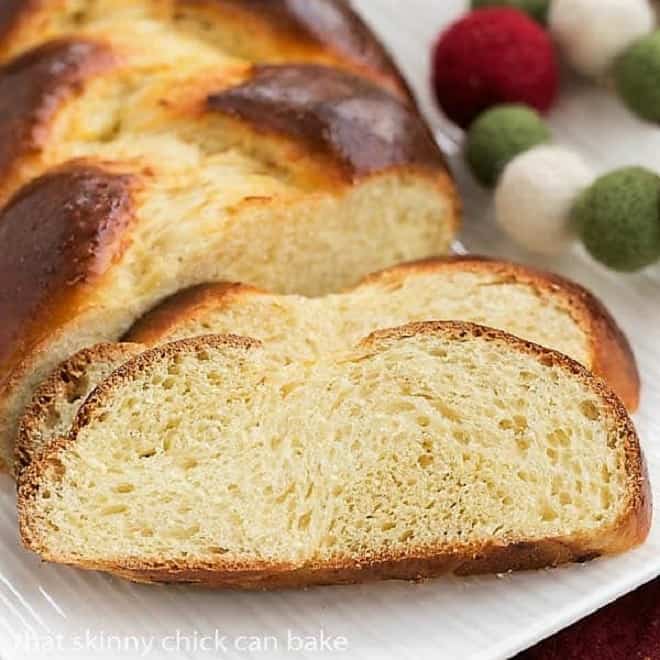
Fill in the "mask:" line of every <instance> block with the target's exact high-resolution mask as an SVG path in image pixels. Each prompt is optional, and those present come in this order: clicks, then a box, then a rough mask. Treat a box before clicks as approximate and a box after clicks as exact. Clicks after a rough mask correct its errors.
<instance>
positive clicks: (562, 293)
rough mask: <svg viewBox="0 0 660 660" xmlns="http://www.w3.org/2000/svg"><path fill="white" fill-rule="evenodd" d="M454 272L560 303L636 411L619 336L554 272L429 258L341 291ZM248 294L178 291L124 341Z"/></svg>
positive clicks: (632, 367)
mask: <svg viewBox="0 0 660 660" xmlns="http://www.w3.org/2000/svg"><path fill="white" fill-rule="evenodd" d="M459 269H460V270H464V271H472V272H478V273H488V274H492V275H495V276H496V277H498V281H501V282H503V283H505V282H510V283H521V284H526V285H529V286H532V287H534V288H535V289H537V290H538V291H539V293H540V294H542V295H546V296H548V297H549V298H552V299H554V300H561V301H563V303H564V305H565V308H566V310H567V312H568V313H569V314H570V315H571V317H572V318H573V320H574V321H575V322H576V323H577V324H578V326H579V327H580V328H581V329H582V331H583V333H584V335H585V337H587V338H588V342H589V350H590V354H591V360H590V363H589V365H588V366H589V367H590V369H591V371H593V372H594V373H595V374H596V375H598V376H600V377H602V378H604V379H605V380H606V381H607V382H608V384H609V385H610V387H611V388H612V389H613V390H614V391H615V392H616V393H617V394H618V395H619V397H621V399H622V401H623V402H624V404H625V405H626V407H627V408H628V410H630V411H631V412H634V411H635V410H636V409H637V407H638V406H639V393H640V378H639V372H638V370H637V363H636V360H635V356H634V354H633V351H632V348H631V347H630V344H629V342H628V340H627V339H626V337H625V335H624V334H623V332H622V331H621V330H620V328H619V327H618V325H617V323H616V321H615V320H614V319H613V318H612V316H611V315H610V313H609V312H608V311H607V310H606V309H605V307H604V306H603V304H602V303H601V302H600V301H599V300H598V299H596V297H595V296H594V295H593V294H592V293H590V292H589V291H587V290H586V289H585V288H583V287H581V286H580V285H579V284H576V283H575V282H571V281H570V280H567V279H565V278H563V277H560V276H559V275H555V274H554V273H549V272H545V271H542V270H537V269H535V268H532V267H530V266H523V265H521V264H516V263H513V262H510V261H502V260H497V259H491V258H487V257H479V256H456V257H434V258H431V259H425V260H422V261H416V262H411V263H407V264H401V265H398V266H394V267H392V268H388V269H386V270H383V271H380V272H378V273H373V274H371V275H368V276H367V277H366V278H364V279H363V280H362V282H360V283H359V284H358V285H357V286H356V287H353V288H351V289H348V290H347V291H346V293H350V292H351V291H353V290H354V289H359V288H361V287H364V286H367V287H369V286H373V285H374V284H378V283H387V282H389V281H394V282H398V281H399V280H400V279H401V278H402V277H406V276H409V275H410V274H411V273H420V274H421V273H441V272H443V271H452V270H459ZM249 293H267V292H264V291H259V290H258V289H254V288H252V287H245V286H242V285H239V284H208V285H202V286H199V287H195V288H194V289H191V290H189V291H185V292H181V293H179V294H177V295H175V296H173V297H172V298H169V299H168V300H166V301H165V302H163V303H162V304H161V305H159V306H158V307H156V308H155V309H154V310H152V311H151V312H150V313H148V314H146V315H145V316H143V317H142V318H141V319H140V320H139V321H138V322H137V323H136V324H135V325H134V326H133V327H132V328H131V329H130V330H129V331H128V333H127V334H126V336H125V339H126V340H127V341H137V342H144V343H146V344H153V343H156V342H158V341H159V340H160V341H162V339H163V338H164V337H167V335H168V334H170V333H171V332H172V331H173V330H174V329H175V328H176V327H177V325H178V324H180V323H182V322H185V321H186V320H187V319H189V318H191V317H194V316H196V315H198V314H201V313H203V311H204V309H206V308H208V307H215V308H218V307H220V306H222V305H230V304H232V303H237V304H240V301H241V296H242V295H243V294H249Z"/></svg>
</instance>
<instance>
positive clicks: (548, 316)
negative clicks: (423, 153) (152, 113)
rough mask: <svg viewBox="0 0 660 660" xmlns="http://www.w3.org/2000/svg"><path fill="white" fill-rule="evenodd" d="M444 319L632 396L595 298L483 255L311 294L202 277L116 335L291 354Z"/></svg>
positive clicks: (626, 367) (635, 397) (635, 384)
mask: <svg viewBox="0 0 660 660" xmlns="http://www.w3.org/2000/svg"><path fill="white" fill-rule="evenodd" d="M443 319H445V320H459V321H471V322H473V323H479V324H482V325H487V326H490V327H493V328H499V329H501V330H505V331H507V332H509V333H511V334H513V335H516V336H518V337H522V338H523V339H527V340H529V341H533V342H535V343H537V344H541V345H542V346H546V347H548V348H552V349H554V350H557V351H559V352H561V353H565V354H566V355H568V356H569V357H572V358H573V359H574V360H577V361H578V362H580V363H581V364H583V365H584V366H586V367H587V368H588V369H590V370H591V371H593V372H594V373H596V374H597V375H599V376H602V377H603V378H605V379H606V380H607V381H608V382H609V384H610V386H611V387H612V388H613V389H614V390H615V392H617V394H618V395H619V396H620V397H621V399H622V400H623V402H624V403H625V404H626V406H627V407H628V408H629V409H630V410H631V411H634V410H635V409H636V408H637V406H638V405H639V390H640V379H639V374H638V371H637V365H636V362H635V357H634V355H633V352H632V349H631V347H630V344H629V343H628V340H627V339H626V337H625V336H624V334H623V332H622V331H621V330H620V329H619V327H618V326H617V324H616V321H615V320H614V319H613V318H612V316H611V315H610V313H609V312H608V311H607V310H606V309H605V307H604V306H603V305H602V303H600V302H599V301H598V300H597V299H596V298H595V297H594V296H593V295H592V294H591V293H590V292H589V291H587V290H586V289H584V288H583V287H581V286H579V285H578V284H575V283H574V282H571V281H569V280H566V279H564V278H562V277H559V276H558V275H555V274H552V273H547V272H543V271H540V270H536V269H534V268H530V267H528V266H523V265H520V264H514V263H511V262H507V261H499V260H495V259H487V258H484V257H475V256H461V257H449V258H434V259H427V260H424V261H419V262H414V263H409V264H404V265H401V266H395V267H394V268H390V269H387V270H384V271H382V272H380V273H376V274H374V275H369V276H367V278H366V279H365V280H364V281H363V282H362V283H360V284H359V285H358V286H357V287H355V288H353V289H351V290H348V291H346V292H345V293H342V294H338V295H329V296H325V297H323V298H316V299H310V298H304V297H302V296H282V295H274V294H270V293H266V292H264V291H260V290H258V289H256V288H254V287H250V286H245V285H236V284H235V285H228V284H210V285H203V286H199V287H196V288H193V289H190V290H188V291H185V292H182V293H179V294H177V295H175V296H173V297H172V298H170V299H169V300H167V301H166V302H164V303H163V304H161V305H160V306H158V307H156V308H155V309H154V310H153V311H152V312H151V313H149V314H147V315H145V316H144V317H143V318H142V319H141V320H140V321H139V322H138V323H137V324H136V325H135V326H134V327H133V328H132V329H131V330H130V331H129V332H128V333H127V334H126V336H125V338H126V340H127V341H132V342H139V343H143V344H147V345H155V344H159V343H164V342H166V341H172V340H174V339H182V338H185V337H193V336H195V335H204V334H209V333H214V334H224V333H234V334H238V335H244V336H246V337H254V338H256V339H259V340H261V341H263V342H265V343H266V344H268V346H270V347H272V348H273V349H274V350H275V351H276V352H278V353H280V354H281V355H282V356H283V357H285V358H286V359H289V360H299V359H312V358H315V357H317V356H319V355H321V354H323V353H328V352H332V351H337V350H344V349H347V348H350V347H351V346H353V345H355V344H356V343H357V342H358V341H359V340H360V339H361V338H362V337H365V336H366V335H368V334H369V333H370V332H373V331H374V330H378V329H381V328H388V327H394V326H398V325H403V324H405V323H408V322H410V321H432V320H443Z"/></svg>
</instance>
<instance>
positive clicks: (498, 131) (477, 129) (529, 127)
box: [465, 105, 551, 186]
mask: <svg viewBox="0 0 660 660" xmlns="http://www.w3.org/2000/svg"><path fill="white" fill-rule="evenodd" d="M550 138H551V134H550V130H549V129H548V127H547V126H546V125H545V122H544V121H543V120H542V119H541V117H540V116H539V114H538V113H537V112H535V111H534V110H532V109H531V108H528V107H527V106H525V105H500V106H497V107H495V108H492V109H491V110H486V112H484V113H482V114H481V115H479V117H477V119H476V120H475V121H474V122H473V123H472V125H471V126H470V129H469V131H468V134H467V142H466V147H465V157H466V159H467V162H468V165H469V166H470V169H471V170H472V172H473V174H474V176H475V177H476V178H477V179H478V180H479V181H480V182H481V183H483V184H484V185H485V186H494V185H495V184H496V183H497V179H498V178H499V176H500V174H501V173H502V170H503V169H504V168H505V167H506V165H507V163H508V162H509V161H511V160H512V159H513V158H515V157H516V156H517V155H518V154H520V153H522V152H523V151H527V150H528V149H531V148H532V147H534V146H536V145H538V144H541V143H543V142H549V141H550Z"/></svg>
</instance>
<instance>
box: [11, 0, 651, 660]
mask: <svg viewBox="0 0 660 660" xmlns="http://www.w3.org/2000/svg"><path fill="white" fill-rule="evenodd" d="M0 1H1V0H0ZM356 5H357V6H358V7H359V8H360V9H361V10H362V12H363V13H364V15H365V16H366V17H367V18H368V19H369V21H370V22H371V23H373V25H374V27H375V28H376V30H377V31H378V32H380V33H381V34H382V36H383V37H384V39H385V41H386V43H387V44H388V45H389V46H390V48H391V49H392V51H393V53H394V55H395V57H396V58H397V60H398V61H399V63H400V64H401V66H402V68H403V70H404V72H405V73H406V75H407V76H408V78H409V80H411V82H412V83H413V85H414V86H415V89H416V91H417V92H418V94H419V96H420V99H421V102H422V107H423V109H424V110H425V112H426V113H427V114H428V116H429V119H430V121H431V123H432V125H433V128H434V130H435V131H436V134H437V136H438V139H439V140H440V142H441V143H442V144H443V146H444V147H445V148H446V149H447V150H448V152H449V153H450V155H451V157H452V163H453V165H454V169H455V171H456V174H457V177H458V180H459V184H460V186H461V189H462V192H463V195H464V200H465V211H466V222H465V230H464V233H463V235H462V237H461V238H462V241H463V244H464V245H465V246H466V247H467V249H468V250H470V251H471V252H478V253H484V254H489V255H501V256H506V257H512V258H516V259H519V260H522V261H527V262H530V263H534V264H535V265H539V266H543V267H548V268H552V269H555V270H557V271H559V272H561V273H563V274H565V275H568V276H570V277H573V278H574V279H576V280H577V281H578V282H581V283H582V284H584V285H586V286H588V287H589V288H591V289H592V290H593V291H594V292H595V293H596V294H597V295H598V296H599V297H601V298H602V299H603V300H604V301H605V302H606V304H607V305H608V306H609V307H610V308H611V310H612V311H613V312H614V314H615V316H616V317H617V319H618V320H619V321H620V323H621V325H622V326H623V328H624V329H625V330H626V332H627V333H628V334H629V336H630V338H631V340H632V343H633V345H634V348H635V350H636V353H637V357H638V360H639V363H640V367H641V371H642V375H643V383H644V392H643V404H642V408H641V410H640V412H639V414H638V415H637V416H636V422H637V425H638V429H639V431H640V435H641V436H642V439H643V443H644V446H645V449H646V453H647V458H648V461H649V466H650V471H651V476H652V480H653V482H654V485H655V489H654V492H655V495H656V501H660V497H658V490H657V488H658V486H660V451H659V443H660V269H659V268H658V267H655V268H654V269H649V270H647V271H645V272H644V273H642V274H638V275H632V276H630V275H627V276H624V275H621V274H615V273H611V272H608V271H606V270H605V269H604V268H601V267H599V266H598V265H596V264H594V263H592V262H591V261H589V259H588V258H587V257H585V255H584V254H583V253H582V252H581V251H580V250H579V249H578V248H576V249H575V251H573V252H571V253H569V254H567V255H565V256H564V257H563V258H561V259H554V260H548V259H536V258H533V257H532V256H531V255H528V254H525V253H523V252H520V251H517V250H516V249H515V248H514V247H513V246H512V245H511V243H510V242H509V241H507V240H506V239H505V238H504V237H502V236H501V235H500V234H499V232H498V231H497V230H496V228H495V227H494V223H493V219H492V211H491V196H490V195H489V194H487V193H485V192H483V191H482V190H480V189H479V188H478V187H477V186H475V185H474V183H473V182H472V181H471V179H470V177H469V175H468V174H466V172H465V171H464V169H463V167H462V163H461V158H460V139H461V136H460V133H459V132H458V131H456V130H455V129H453V128H452V127H451V126H450V125H449V124H447V123H446V122H444V121H442V120H441V118H440V117H439V115H438V114H437V113H436V112H435V110H434V107H433V104H432V102H431V96H430V93H429V88H428V77H429V71H428V61H429V52H430V47H431V43H432V41H433V39H434V37H435V35H436V34H437V32H438V31H439V30H440V29H441V28H442V27H443V26H445V25H446V24H447V23H448V22H449V21H450V20H451V19H452V18H454V17H456V16H458V15H459V14H460V13H461V11H463V9H464V3H463V2H460V1H458V0H456V1H452V0H356ZM551 123H552V126H553V128H554V131H555V136H556V140H557V142H559V143H561V144H565V145H568V146H572V147H574V148H575V149H577V150H579V151H580V152H581V153H582V155H583V156H584V157H585V158H586V159H587V160H588V161H589V162H590V163H591V164H592V165H593V167H594V168H595V169H596V170H597V171H598V172H601V171H606V170H608V169H612V168H614V167H617V166H621V165H627V164H643V165H647V166H649V167H651V168H654V169H656V170H657V171H660V129H658V128H655V127H652V126H649V125H644V124H642V123H640V122H638V121H637V120H635V119H634V118H633V117H631V116H630V115H629V114H628V113H627V112H626V110H625V109H623V108H622V107H621V105H620V104H619V103H618V102H617V100H616V99H615V98H614V97H613V96H612V95H611V94H610V93H609V92H608V91H607V90H606V89H604V88H603V89H597V88H595V87H593V86H591V85H589V84H588V83H586V82H584V81H580V80H577V79H573V78H571V77H570V76H565V80H564V84H563V91H562V97H561V102H560V103H559V106H558V107H557V108H556V110H555V111H554V112H553V114H552V117H551ZM13 490H14V486H13V482H11V481H10V480H9V479H8V478H6V477H5V478H0V655H2V657H3V658H7V659H9V658H19V657H48V656H50V657H58V658H59V657H62V658H64V657H84V658H87V657H95V658H103V657H117V655H118V654H116V653H114V652H112V651H110V650H108V645H109V644H117V643H119V642H120V641H121V642H122V643H124V644H126V645H131V644H134V643H135V642H134V641H131V640H127V639H122V640H117V639H112V640H109V639H108V638H107V635H131V634H135V635H140V636H142V637H145V639H144V642H143V643H149V641H150V640H151V641H152V642H153V644H154V648H153V650H152V651H151V652H150V653H149V654H148V656H147V657H149V658H159V657H170V658H173V657H197V658H205V657H239V658H247V657H257V658H259V657H261V658H266V657H268V658H270V657H274V656H275V655H282V656H284V655H286V654H285V652H284V649H285V648H286V645H287V635H288V634H290V635H294V636H302V635H309V636H312V638H313V639H314V640H317V641H318V640H319V634H320V631H321V630H324V631H325V633H326V634H327V635H334V636H343V637H345V638H346V640H347V643H348V648H349V651H347V652H346V651H345V652H342V651H336V652H331V653H329V654H328V655H331V656H343V657H350V658H393V659H394V658H397V659H401V660H403V659H404V658H411V659H415V660H421V659H423V658H433V659H434V660H443V659H445V658H446V659H452V660H453V659H457V660H458V659H460V660H463V659H474V660H476V659H477V658H480V659H485V658H506V657H507V656H510V655H512V654H513V653H515V652H516V651H518V650H520V649H522V648H524V647H526V646H528V645H530V644H532V643H533V642H535V641H536V640H538V639H540V638H542V637H544V636H546V635H549V634H551V633H552V632H554V631H555V630H557V629H559V628H561V627H563V626H565V625H567V624H569V623H571V622H572V621H574V620H575V619H577V618H579V617H581V616H583V615H585V614H587V613H589V612H590V611H592V610H594V609H596V608H597V607H599V606H601V605H602V604H604V603H606V602H608V601H609V600H612V599H613V598H615V597H617V596H618V595H620V594H621V593H623V592H625V591H627V590H630V589H632V588H634V587H636V586H637V585H638V584H641V583H643V582H645V581H647V580H649V579H650V578H652V577H654V576H655V575H656V574H659V573H660V529H659V527H658V526H657V525H656V526H654V528H653V531H652V534H651V537H650V539H649V541H648V542H647V544H646V545H645V546H644V547H642V548H641V549H639V550H636V551H634V552H632V553H629V554H627V555H625V556H622V557H618V558H615V559H608V560H598V561H596V562H592V563H591V564H588V565H581V566H570V567H566V568H561V569H556V570H552V571H539V572H531V573H525V574H517V575H507V576H502V577H496V576H493V577H483V578H471V579H455V578H447V579H439V580H435V581H431V582H427V583H424V584H400V583H387V584H375V585H368V586H356V587H336V588H319V589H312V590H309V591H299V592H280V593H267V594H240V593H221V592H215V593H214V592H210V591H200V590H196V589H194V588H190V587H149V586H135V585H130V584H127V583H124V582H121V581H119V580H116V579H112V578H110V577H108V576H104V575H96V574H89V573H82V572H78V571H76V570H73V569H67V568H63V567H62V568H60V567H55V566H49V565H45V564H40V563H39V561H38V560H37V558H36V557H34V556H32V555H29V554H27V553H26V552H24V551H23V550H22V549H21V548H20V547H19V544H18V541H17V539H16V525H15V512H14V492H13ZM216 629H217V630H218V636H219V639H220V641H221V642H222V643H223V644H224V646H225V647H227V651H228V652H227V653H225V652H224V651H223V650H222V644H220V645H219V647H218V650H217V651H206V652H205V651H204V650H203V649H200V648H199V646H200V644H201V643H203V644H204V645H206V646H207V647H208V644H212V645H213V644H215V641H214V640H203V642H202V641H201V637H200V636H202V635H207V634H210V635H212V636H213V635H215V631H216ZM177 630H179V631H180V634H179V641H178V642H177V641H176V640H172V638H171V636H173V635H174V636H176V634H177ZM86 632H88V634H89V635H90V637H89V639H88V640H85V634H86ZM58 633H59V634H61V635H63V638H62V639H61V641H60V643H61V644H63V645H64V646H65V647H66V648H67V650H65V651H59V652H58V651H54V652H53V653H50V654H49V653H48V652H47V648H48V645H56V644H57V643H58V642H57V639H56V638H55V637H54V635H56V634H58ZM25 634H32V635H35V636H36V637H37V638H38V640H40V642H41V644H42V647H41V649H40V651H39V652H37V651H36V648H37V647H36V646H34V645H33V646H32V647H31V649H29V648H27V647H26V645H25V643H26V642H25V638H24V637H22V636H23V635H25ZM102 634H103V635H104V636H103V637H102V636H101V635H102ZM17 635H18V636H20V638H19V640H18V644H16V643H15V642H16V639H15V637H16V636H17ZM76 635H80V636H81V637H75V636H76ZM195 635H197V637H195ZM239 635H255V636H257V637H258V639H257V641H259V640H262V643H263V644H270V647H269V648H270V649H272V648H273V641H272V639H271V640H270V641H268V640H265V639H264V636H267V635H270V636H274V637H275V638H276V641H277V644H278V649H279V653H277V654H273V653H266V652H261V653H260V652H258V651H255V652H254V653H251V654H250V653H245V652H241V651H239V650H236V646H239V647H241V646H244V645H245V644H247V643H249V642H250V641H251V640H241V639H239V638H238V636H239ZM168 636H170V637H169V638H168ZM223 636H224V637H223ZM195 639H197V643H196V642H195ZM334 641H335V642H337V641H338V640H336V639H335V640H334ZM294 642H295V640H294ZM177 644H178V646H179V651H178V652H176V653H174V652H172V651H171V650H169V649H171V648H172V647H173V645H174V646H176V645H177ZM196 644H197V645H196ZM73 645H78V646H85V645H86V648H84V649H83V650H82V651H79V652H77V653H78V655H76V651H75V650H71V649H70V647H71V646H73ZM195 645H196V646H195ZM339 645H340V646H341V640H339ZM129 647H130V648H133V647H132V646H129ZM141 648H142V647H141ZM195 648H197V650H196V651H195V650H194V649H195ZM186 649H189V650H188V651H186ZM168 651H169V652H168ZM133 655H135V653H125V654H122V657H132V656H133ZM287 657H291V658H303V657H317V656H316V655H315V654H314V653H305V652H292V653H289V654H288V655H287Z"/></svg>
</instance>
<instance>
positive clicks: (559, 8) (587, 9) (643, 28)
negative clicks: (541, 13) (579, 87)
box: [548, 0, 655, 77]
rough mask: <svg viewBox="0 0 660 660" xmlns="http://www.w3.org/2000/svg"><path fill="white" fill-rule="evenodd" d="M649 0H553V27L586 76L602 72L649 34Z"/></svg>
mask: <svg viewBox="0 0 660 660" xmlns="http://www.w3.org/2000/svg"><path fill="white" fill-rule="evenodd" d="M654 23H655V17H654V14H653V9H652V8H651V4H650V2H649V0H553V2H552V4H551V6H550V13H549V15H548V25H549V26H550V31H551V33H552V35H553V36H554V38H555V39H556V40H557V43H558V44H559V46H560V49H561V51H562V52H563V53H564V55H565V57H566V59H567V60H568V61H569V63H570V64H571V65H572V66H573V67H574V68H575V70H576V71H578V72H579V73H582V74H584V75H586V76H594V77H598V76H602V75H603V74H604V73H606V72H607V71H608V70H609V68H610V67H611V66H612V64H613V63H614V61H615V59H616V58H617V57H618V56H619V55H620V54H621V53H623V52H624V51H625V50H626V48H628V46H630V45H631V44H632V43H633V42H634V41H636V40H637V39H639V38H640V37H641V36H643V35H645V34H648V33H649V32H650V31H651V30H652V29H653V26H654Z"/></svg>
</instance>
